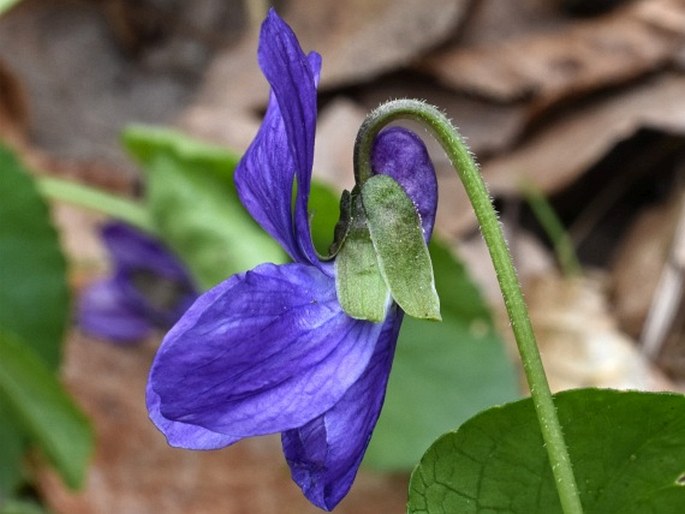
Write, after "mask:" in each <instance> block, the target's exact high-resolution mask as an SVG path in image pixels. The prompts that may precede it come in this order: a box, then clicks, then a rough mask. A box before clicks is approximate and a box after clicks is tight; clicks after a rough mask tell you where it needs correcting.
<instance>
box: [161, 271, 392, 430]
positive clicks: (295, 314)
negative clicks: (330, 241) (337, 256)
mask: <svg viewBox="0 0 685 514" xmlns="http://www.w3.org/2000/svg"><path fill="white" fill-rule="evenodd" d="M381 329H382V326H381V325H379V324H373V323H369V322H365V321H358V320H353V319H351V318H349V317H348V316H347V315H346V314H345V313H344V312H343V311H342V309H341V308H340V305H339V304H338V301H337V298H336V294H335V282H334V279H332V278H331V277H329V276H328V275H326V274H324V273H322V272H321V271H319V270H318V269H317V268H315V267H313V266H309V265H302V264H288V265H282V266H277V265H274V264H263V265H261V266H258V267H257V268H255V269H254V270H252V271H248V272H246V273H243V274H240V275H235V276H233V277H231V278H229V279H228V280H226V281H225V282H222V283H221V284H219V285H218V286H216V287H215V288H213V289H211V290H210V291H208V292H207V293H205V294H204V295H202V296H201V297H200V298H199V299H198V300H197V302H195V304H194V305H193V306H192V307H191V308H190V309H189V310H188V311H187V312H186V313H185V314H184V316H183V317H182V318H181V319H180V320H179V322H178V323H177V324H176V325H175V326H174V328H172V329H171V331H170V332H169V333H168V334H167V336H166V338H165V339H164V341H163V343H162V346H161V347H160V350H159V352H158V353H157V356H156V358H155V361H154V363H153V367H152V371H151V374H150V382H151V384H152V389H153V390H154V391H155V392H156V393H157V394H158V395H159V396H160V412H161V414H162V416H163V417H165V418H166V419H169V420H173V421H178V422H182V423H188V424H192V425H200V426H203V427H205V428H207V429H209V430H212V431H215V432H219V433H222V434H228V435H233V436H236V437H246V436H252V435H261V434H268V433H274V432H281V431H283V430H288V429H291V428H295V427H298V426H301V425H304V424H305V423H307V422H308V421H310V420H311V419H313V418H315V417H317V416H319V415H320V414H321V413H323V412H325V411H326V410H328V409H330V408H331V407H332V406H333V405H334V404H336V403H337V402H338V401H339V400H340V398H341V397H342V396H343V395H344V394H345V392H346V391H347V390H348V388H349V387H350V386H351V385H352V384H353V383H354V382H355V381H356V380H357V379H358V378H359V376H360V375H361V374H362V373H363V371H364V369H365V368H366V366H367V364H368V362H369V359H370V358H371V354H372V353H373V351H374V345H375V342H376V340H377V338H378V334H379V333H380V331H381Z"/></svg>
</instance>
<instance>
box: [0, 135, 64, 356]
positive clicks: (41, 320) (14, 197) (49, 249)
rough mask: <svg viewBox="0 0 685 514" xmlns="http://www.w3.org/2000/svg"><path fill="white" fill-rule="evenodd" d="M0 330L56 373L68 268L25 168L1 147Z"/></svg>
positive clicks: (46, 214)
mask: <svg viewBox="0 0 685 514" xmlns="http://www.w3.org/2000/svg"><path fill="white" fill-rule="evenodd" d="M0 284H2V287H0V327H2V328H3V329H6V330H9V331H11V332H13V333H15V334H17V335H18V336H20V337H21V338H22V339H24V340H25V341H26V342H27V344H29V345H31V348H32V349H33V350H35V351H36V353H37V354H38V355H40V357H41V358H42V359H43V360H44V361H45V362H46V363H47V365H48V366H49V367H50V368H51V369H56V368H57V365H58V363H59V359H60V351H61V346H62V337H63V335H64V330H65V327H66V323H67V320H68V316H69V289H68V287H67V281H66V262H65V259H64V256H63V255H62V252H61V249H60V246H59V240H58V237H57V232H56V231H55V229H54V227H53V226H52V224H51V222H50V214H49V211H48V207H47V205H46V204H45V202H44V201H43V198H42V197H41V196H40V195H39V193H38V191H37V189H36V187H35V184H34V182H33V180H32V179H31V177H30V176H29V175H28V173H27V172H26V170H25V169H24V167H23V166H22V165H21V164H20V163H19V161H18V160H17V159H16V158H15V157H14V155H13V154H12V153H11V152H10V151H9V150H7V149H6V148H4V147H2V146H0Z"/></svg>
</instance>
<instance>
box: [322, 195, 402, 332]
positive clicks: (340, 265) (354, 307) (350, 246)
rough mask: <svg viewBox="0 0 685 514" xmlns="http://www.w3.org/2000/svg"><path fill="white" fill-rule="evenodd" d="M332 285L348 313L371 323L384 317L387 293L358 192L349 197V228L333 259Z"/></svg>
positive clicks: (387, 302)
mask: <svg viewBox="0 0 685 514" xmlns="http://www.w3.org/2000/svg"><path fill="white" fill-rule="evenodd" d="M335 286H336V291H337V293H338V301H339V302H340V305H341V306H342V308H343V310H344V311H345V312H346V313H347V314H348V315H349V316H351V317H353V318H355V319H365V320H368V321H373V322H380V321H383V320H384V319H385V314H386V312H387V309H388V304H389V300H390V296H389V294H388V288H387V286H386V284H385V281H384V280H383V276H382V275H381V272H380V269H379V268H378V259H377V258H376V250H375V249H374V247H373V243H372V242H371V236H370V235H369V229H368V226H367V223H366V216H365V215H364V209H363V208H362V205H361V199H360V198H359V196H358V195H353V196H352V219H351V221H350V225H349V230H348V233H347V237H346V239H345V242H344V243H343V245H342V246H341V247H340V251H339V252H338V255H337V257H336V258H335Z"/></svg>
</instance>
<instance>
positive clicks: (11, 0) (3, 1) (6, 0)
mask: <svg viewBox="0 0 685 514" xmlns="http://www.w3.org/2000/svg"><path fill="white" fill-rule="evenodd" d="M19 2H20V0H0V14H4V13H5V11H9V10H10V9H11V8H12V7H14V5H15V4H18V3H19Z"/></svg>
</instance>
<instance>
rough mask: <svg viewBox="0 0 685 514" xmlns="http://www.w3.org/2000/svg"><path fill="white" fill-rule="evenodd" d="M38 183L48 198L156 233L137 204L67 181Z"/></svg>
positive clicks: (44, 180)
mask: <svg viewBox="0 0 685 514" xmlns="http://www.w3.org/2000/svg"><path fill="white" fill-rule="evenodd" d="M37 183H38V188H39V190H40V192H41V193H42V194H43V195H44V196H46V197H47V198H52V199H53V200H61V201H64V202H69V203H72V204H74V205H78V206H79V207H85V208H86V209H91V210H94V211H97V212H100V213H102V214H107V215H108V216H111V217H112V218H116V219H119V220H121V221H125V222H126V223H128V224H129V225H133V226H134V227H137V228H139V229H141V230H144V231H145V232H148V233H150V234H154V233H155V232H156V231H155V227H154V225H153V223H152V220H150V217H149V216H148V213H147V211H146V210H145V208H144V207H143V206H142V205H140V204H139V203H137V202H134V201H132V200H128V199H126V198H122V197H120V196H115V195H112V194H109V193H105V192H104V191H101V190H99V189H94V188H91V187H88V186H84V185H82V184H77V183H75V182H70V181H66V180H60V179H55V178H45V177H43V178H40V179H38V181H37Z"/></svg>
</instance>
